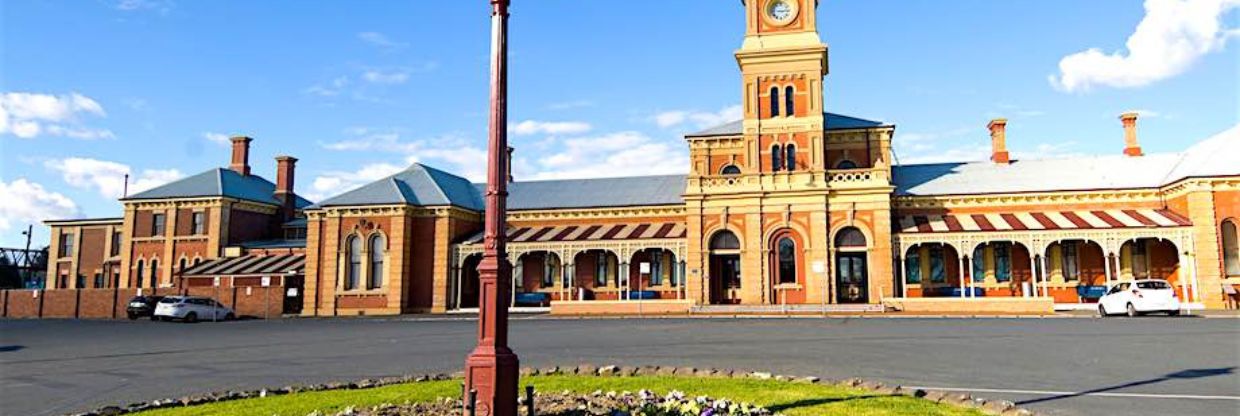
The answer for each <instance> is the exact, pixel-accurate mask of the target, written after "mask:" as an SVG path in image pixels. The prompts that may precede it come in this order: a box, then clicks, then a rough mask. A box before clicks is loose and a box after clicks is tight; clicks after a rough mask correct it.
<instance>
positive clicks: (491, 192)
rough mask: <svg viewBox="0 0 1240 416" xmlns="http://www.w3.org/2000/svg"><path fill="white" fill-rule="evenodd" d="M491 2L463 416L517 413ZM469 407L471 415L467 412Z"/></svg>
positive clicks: (500, 94) (501, 34) (497, 7)
mask: <svg viewBox="0 0 1240 416" xmlns="http://www.w3.org/2000/svg"><path fill="white" fill-rule="evenodd" d="M490 2H491V117H490V127H489V128H490V138H489V140H488V142H487V188H486V213H485V223H486V225H485V228H484V234H483V235H484V240H483V250H484V251H483V253H482V261H481V263H479V265H478V280H479V284H480V286H481V287H480V288H479V291H478V346H476V347H474V350H473V352H471V353H470V354H469V357H468V358H466V359H465V389H464V392H463V394H464V400H465V406H466V409H467V411H466V414H476V415H478V416H491V415H495V416H516V415H517V367H518V361H517V355H516V354H514V353H513V352H512V350H511V349H509V348H508V305H507V304H506V303H505V301H506V300H508V298H509V294H508V293H507V292H508V291H510V290H511V288H510V287H509V280H510V279H512V275H511V271H512V265H510V264H509V263H508V258H507V251H506V249H505V240H506V235H505V224H504V222H505V215H506V212H505V211H506V199H507V198H508V181H507V178H506V177H505V175H506V172H507V166H506V165H507V164H508V160H507V159H508V158H507V157H506V155H507V151H508V150H507V149H508V136H507V125H508V39H507V38H508V2H509V0H490ZM470 407H472V408H473V413H470V412H469V411H468V409H469V408H470Z"/></svg>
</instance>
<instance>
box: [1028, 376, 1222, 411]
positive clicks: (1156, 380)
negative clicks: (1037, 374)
mask: <svg viewBox="0 0 1240 416" xmlns="http://www.w3.org/2000/svg"><path fill="white" fill-rule="evenodd" d="M1235 372H1236V367H1223V368H1200V369H1190V370H1181V371H1177V372H1174V373H1171V374H1167V375H1164V376H1162V377H1158V378H1151V379H1147V380H1140V381H1134V382H1131V383H1124V384H1120V385H1115V386H1108V387H1102V388H1097V389H1093V390H1086V391H1082V392H1077V393H1072V394H1060V395H1055V396H1049V397H1042V398H1038V399H1032V400H1024V401H1019V402H1016V404H1017V405H1018V406H1024V405H1029V404H1034V403H1043V402H1050V401H1055V400H1061V399H1070V398H1073V397H1080V396H1085V395H1089V394H1094V393H1103V392H1108V391H1114V390H1120V389H1126V388H1129V387H1136V386H1144V385H1147V384H1155V383H1161V382H1163V381H1167V380H1176V379H1193V378H1204V377H1214V376H1222V375H1227V374H1232V373H1235Z"/></svg>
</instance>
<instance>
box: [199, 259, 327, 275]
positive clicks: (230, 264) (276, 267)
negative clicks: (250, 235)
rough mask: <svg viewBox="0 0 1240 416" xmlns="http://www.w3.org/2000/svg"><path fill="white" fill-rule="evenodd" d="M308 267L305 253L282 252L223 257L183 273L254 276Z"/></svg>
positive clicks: (284, 272)
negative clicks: (267, 254) (265, 254)
mask: <svg viewBox="0 0 1240 416" xmlns="http://www.w3.org/2000/svg"><path fill="white" fill-rule="evenodd" d="M305 267H306V256H305V255H304V254H280V255H271V256H255V255H251V256H241V257H223V258H218V259H214V260H208V261H205V262H203V263H200V264H198V265H195V266H192V267H190V268H189V269H186V270H185V271H184V272H182V273H181V275H182V276H184V277H197V276H253V275H265V276H270V275H285V274H289V273H290V272H291V273H293V274H301V273H303V272H304V270H305Z"/></svg>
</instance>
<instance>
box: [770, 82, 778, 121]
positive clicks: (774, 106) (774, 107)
mask: <svg viewBox="0 0 1240 416" xmlns="http://www.w3.org/2000/svg"><path fill="white" fill-rule="evenodd" d="M777 116H779V87H771V117H777Z"/></svg>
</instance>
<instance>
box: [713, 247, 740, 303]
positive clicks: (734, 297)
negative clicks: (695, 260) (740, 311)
mask: <svg viewBox="0 0 1240 416" xmlns="http://www.w3.org/2000/svg"><path fill="white" fill-rule="evenodd" d="M708 247H709V248H710V265H709V267H710V277H709V279H708V280H709V282H710V284H709V285H708V295H709V297H710V299H709V300H710V303H712V304H736V303H740V301H741V294H740V291H741V240H740V239H739V238H737V237H736V234H733V233H732V232H731V231H728V230H723V231H719V232H717V233H715V235H714V236H711V238H710V244H709V246H708Z"/></svg>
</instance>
